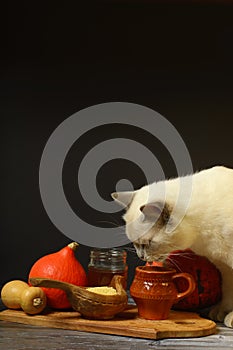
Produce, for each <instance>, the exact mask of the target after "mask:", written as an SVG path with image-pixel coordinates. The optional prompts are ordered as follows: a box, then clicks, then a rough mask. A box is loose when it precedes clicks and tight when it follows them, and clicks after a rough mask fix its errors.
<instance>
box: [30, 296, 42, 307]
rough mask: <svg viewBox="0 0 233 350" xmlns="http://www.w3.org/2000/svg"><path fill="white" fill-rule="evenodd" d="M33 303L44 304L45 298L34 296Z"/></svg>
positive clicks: (34, 304)
mask: <svg viewBox="0 0 233 350" xmlns="http://www.w3.org/2000/svg"><path fill="white" fill-rule="evenodd" d="M32 304H33V306H35V307H38V306H40V305H41V304H43V300H42V299H41V298H34V299H33V303H32Z"/></svg>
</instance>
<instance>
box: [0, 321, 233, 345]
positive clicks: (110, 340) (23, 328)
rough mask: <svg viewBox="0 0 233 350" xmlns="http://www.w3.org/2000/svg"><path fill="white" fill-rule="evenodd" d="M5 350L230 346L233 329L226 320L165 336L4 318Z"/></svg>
mask: <svg viewBox="0 0 233 350" xmlns="http://www.w3.org/2000/svg"><path fill="white" fill-rule="evenodd" d="M0 349H2V350H44V349H49V350H64V349H66V350H155V349H166V350H180V349H182V350H200V349H205V350H209V349H211V350H215V349H216V350H221V349H223V350H228V349H229V350H230V349H233V330H232V329H229V328H226V327H225V326H223V325H222V324H218V325H217V333H216V334H213V335H209V336H206V337H201V338H172V339H171V338H168V339H161V340H151V339H149V340H148V339H141V338H132V337H122V336H114V335H106V334H100V333H99V334H97V333H86V332H81V331H72V330H63V329H55V328H47V327H38V326H30V325H25V324H20V323H14V322H6V321H0Z"/></svg>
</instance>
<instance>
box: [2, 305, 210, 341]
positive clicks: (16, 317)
mask: <svg viewBox="0 0 233 350" xmlns="http://www.w3.org/2000/svg"><path fill="white" fill-rule="evenodd" d="M0 320H4V321H10V322H18V323H24V324H29V325H34V326H42V327H48V328H62V329H70V330H78V331H84V332H95V333H105V334H112V335H123V336H130V337H137V338H149V339H162V338H181V337H182V338H183V337H201V336H206V335H210V334H213V333H215V330H216V324H215V323H214V322H213V321H210V320H207V319H204V318H201V317H200V316H198V315H197V314H195V313H190V312H181V311H171V312H170V315H169V318H168V319H167V320H161V321H150V320H144V319H142V318H139V317H138V313H137V308H136V307H135V306H133V305H129V306H128V308H127V309H126V310H125V311H123V312H122V313H120V314H118V315H117V317H115V318H114V319H112V320H102V321H101V320H89V319H85V318H82V317H81V316H80V314H79V313H78V312H75V311H63V312H60V311H47V312H44V313H43V314H40V315H34V316H29V315H26V314H25V313H24V312H23V311H19V310H4V311H2V312H0Z"/></svg>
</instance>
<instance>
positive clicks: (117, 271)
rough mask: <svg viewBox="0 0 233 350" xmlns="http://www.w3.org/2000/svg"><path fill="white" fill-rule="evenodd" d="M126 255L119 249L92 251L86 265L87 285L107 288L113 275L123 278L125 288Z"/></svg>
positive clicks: (97, 249) (126, 273) (126, 272)
mask: <svg viewBox="0 0 233 350" xmlns="http://www.w3.org/2000/svg"><path fill="white" fill-rule="evenodd" d="M126 258H127V253H126V251H125V250H124V249H121V248H111V249H99V248H96V249H93V250H91V252H90V262H89V265H88V285H89V286H91V287H101V286H108V285H109V283H110V282H111V280H112V277H113V276H114V275H121V276H123V277H124V278H125V283H124V287H125V289H126V288H127V275H128V266H127V263H126Z"/></svg>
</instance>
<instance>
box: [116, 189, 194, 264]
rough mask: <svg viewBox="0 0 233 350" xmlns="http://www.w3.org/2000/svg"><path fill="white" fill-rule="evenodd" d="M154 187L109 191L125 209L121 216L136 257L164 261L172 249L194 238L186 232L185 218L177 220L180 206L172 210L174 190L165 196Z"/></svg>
mask: <svg viewBox="0 0 233 350" xmlns="http://www.w3.org/2000/svg"><path fill="white" fill-rule="evenodd" d="M151 186H152V188H151ZM153 186H154V187H155V186H156V185H150V186H145V187H143V188H141V189H140V190H137V191H133V192H115V193H113V194H112V197H113V199H114V200H115V201H116V202H118V203H119V204H120V205H121V206H124V207H125V209H126V213H125V214H124V216H123V219H124V220H125V222H126V234H127V237H128V238H129V239H130V240H131V241H132V242H133V244H134V246H135V248H136V251H137V254H138V256H139V258H141V259H142V260H146V261H155V260H156V261H160V260H164V259H165V258H166V256H167V254H168V253H169V252H171V251H172V250H176V249H186V248H188V247H189V246H190V245H191V243H192V240H193V238H194V237H193V236H192V234H189V231H190V229H191V228H190V225H189V220H188V218H187V217H185V216H183V218H182V220H180V215H179V214H180V212H179V211H180V210H182V208H181V206H180V208H179V207H176V210H174V206H175V203H176V196H175V195H174V192H175V191H174V190H173V191H171V192H172V194H171V195H170V196H169V195H168V196H164V195H162V194H161V193H162V191H159V190H158V186H156V188H154V187H153ZM149 191H150V192H151V193H149ZM178 220H179V222H178Z"/></svg>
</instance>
